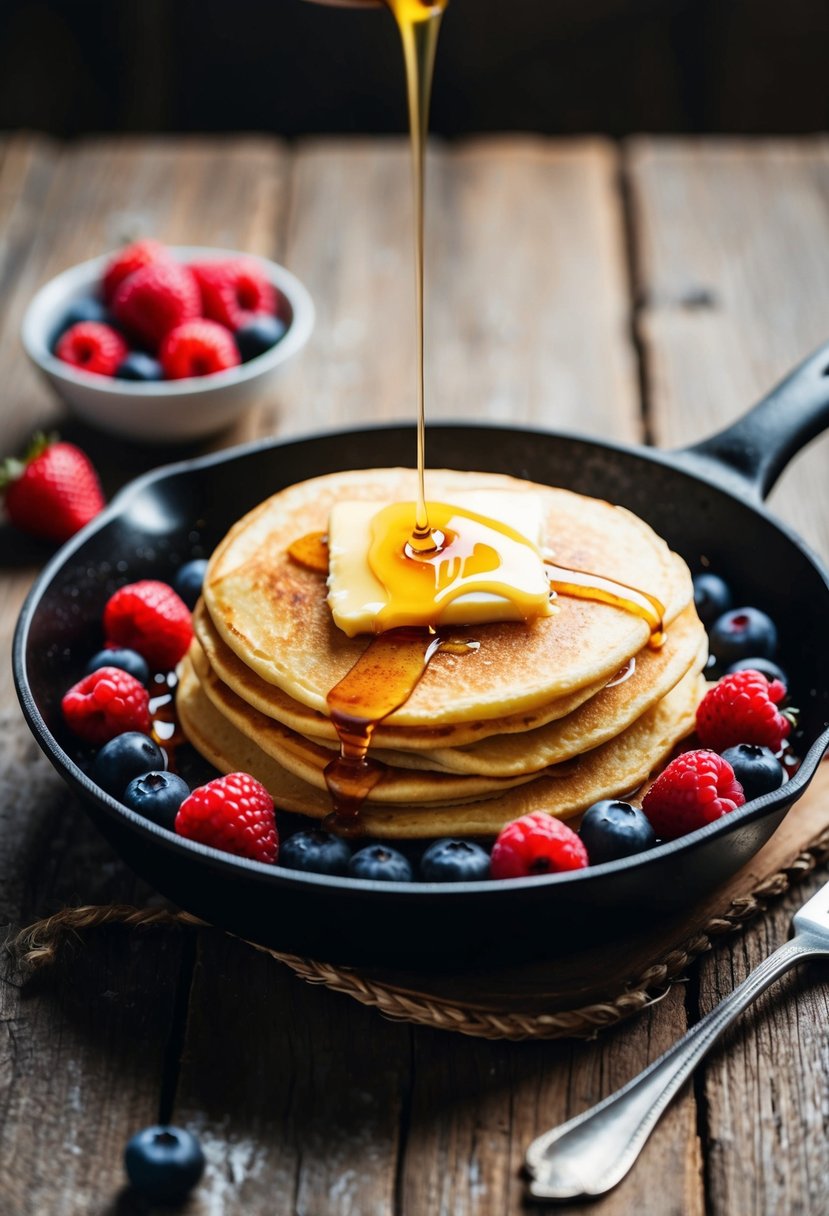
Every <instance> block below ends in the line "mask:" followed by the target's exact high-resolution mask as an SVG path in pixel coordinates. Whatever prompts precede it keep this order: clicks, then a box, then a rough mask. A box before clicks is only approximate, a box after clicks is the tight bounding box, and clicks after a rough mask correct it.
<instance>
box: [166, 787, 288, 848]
mask: <svg viewBox="0 0 829 1216" xmlns="http://www.w3.org/2000/svg"><path fill="white" fill-rule="evenodd" d="M176 832H177V833H178V834H179V836H186V837H187V839H188V840H198V841H199V842H200V843H201V844H209V845H211V846H212V847H213V848H214V849H221V850H222V851H223V852H224V853H235V854H236V855H237V857H250V858H252V860H253V861H265V862H268V863H270V862H274V861H276V857H277V854H278V852H279V837H278V835H277V831H276V817H275V815H274V809H273V798H271V796H270V794H269V793H268V791H267V790H266V789H265V787H264V785H261V784H260V783H259V782H258V781H257V780H256V779H255V778H254V777H251V776H250V774H249V773H229V774H228V776H226V777H217V778H216V779H215V781H208V783H207V785H202V786H200V787H199V788H198V789H196V790H193V792H192V794H190V795H189V797H187V798H185V799H184V802H182V804H181V806H180V807H179V809H178V814H177V815H176Z"/></svg>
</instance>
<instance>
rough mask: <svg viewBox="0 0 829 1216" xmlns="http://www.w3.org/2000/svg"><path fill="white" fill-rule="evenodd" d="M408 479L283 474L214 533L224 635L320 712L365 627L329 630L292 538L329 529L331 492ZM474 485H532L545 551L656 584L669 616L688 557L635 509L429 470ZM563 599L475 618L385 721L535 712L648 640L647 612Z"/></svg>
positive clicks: (409, 491)
mask: <svg viewBox="0 0 829 1216" xmlns="http://www.w3.org/2000/svg"><path fill="white" fill-rule="evenodd" d="M413 489H414V474H413V473H412V471H411V470H407V469H372V470H362V471H356V472H346V473H333V474H328V475H326V476H324V477H318V478H315V479H313V480H312V481H307V482H303V483H300V484H299V485H294V486H290V487H289V488H287V489H285V490H283V491H281V492H280V493H278V494H276V495H274V496H273V497H272V498H270V499H268V500H267V501H266V502H265V503H262V504H261V505H260V506H259V507H257V508H256V509H255V510H254V511H252V512H250V513H249V514H248V515H247V516H245V517H244V519H242V520H240V521H239V523H238V524H236V526H235V527H234V528H232V529H231V531H230V532H229V533H228V535H227V537H226V538H225V540H224V541H223V542H222V543H221V544H220V545H219V547H218V548H217V550H216V552H215V553H214V555H213V557H212V559H211V562H210V566H209V568H208V572H207V576H206V579H205V584H204V600H205V604H206V606H207V609H208V611H209V613H210V617H211V619H212V622H213V624H214V626H215V628H216V629H217V631H218V632H219V634H220V635H221V637H222V639H223V640H224V641H225V642H226V643H227V645H229V646H230V648H231V649H232V650H233V651H234V652H235V653H236V654H237V655H238V656H239V658H240V659H241V660H242V661H243V662H244V663H245V664H246V665H247V666H248V667H250V668H251V669H252V670H253V671H255V672H256V674H257V675H259V676H260V677H261V678H262V679H263V680H265V681H266V682H267V683H269V684H272V685H275V686H276V687H278V688H280V689H281V690H282V691H283V692H285V693H287V695H288V696H289V697H291V698H292V699H293V700H295V701H299V702H300V703H302V704H303V705H306V706H308V707H310V708H311V709H313V710H317V711H318V712H320V713H323V714H325V712H326V696H327V694H328V692H329V691H330V690H331V689H332V688H333V687H334V685H335V684H337V683H338V682H339V681H340V680H341V679H342V678H343V676H345V675H346V674H347V673H348V672H349V671H350V670H351V668H352V667H353V666H354V664H355V662H356V660H357V659H358V658H359V656H360V655H361V654H362V653H363V651H364V650H365V648H366V646H367V645H368V642H369V640H370V639H368V638H366V637H364V636H361V637H356V638H348V637H346V636H345V635H344V634H342V633H341V632H340V631H339V630H338V629H337V627H336V626H335V625H334V622H333V620H332V617H331V612H330V609H329V607H328V604H327V602H326V586H325V580H324V578H323V576H322V575H320V574H316V573H314V572H313V571H310V570H307V569H305V568H303V567H301V566H299V565H297V564H296V563H294V562H293V561H292V560H291V559H290V558H289V557H288V555H287V548H288V546H289V545H290V544H291V543H292V542H293V541H295V540H297V539H298V538H299V537H301V536H303V535H305V534H307V533H309V532H315V531H324V530H325V528H326V526H327V519H328V513H329V510H330V508H331V506H332V505H333V504H334V503H335V502H338V501H340V502H342V501H376V502H377V503H378V505H380V504H382V503H386V502H393V501H400V500H406V499H409V498H411V497H412V496H413ZM469 490H507V491H511V492H513V493H532V494H535V495H538V496H539V498H540V500H541V503H542V506H543V512H544V518H545V541H544V543H545V545H546V547H547V548H549V549H551V550H552V553H553V560H554V561H555V562H556V563H557V564H558V565H560V566H565V567H570V568H573V569H576V570H583V571H588V572H590V573H592V574H596V575H600V576H603V577H605V578H610V579H615V580H617V581H619V582H622V583H624V584H626V585H628V586H632V587H635V588H637V589H639V590H641V591H643V592H646V593H647V594H649V595H651V596H655V597H656V598H657V599H659V600H661V602H662V603H663V604H664V605H665V609H666V611H665V620H666V623H668V624H670V622H672V621H673V620H674V619H675V618H676V617H677V616H678V615H679V613H680V612H681V611H682V610H683V609H684V608H685V607H686V606H687V604H688V603H689V602H690V600H691V595H692V589H691V580H690V575H689V573H688V570H687V568H686V567H685V565H684V563H682V562H680V561H679V559H678V558H676V557H675V555H673V554H671V552H670V550H669V549H668V547H667V545H666V544H665V542H664V541H662V540H661V539H660V538H659V537H658V536H657V535H656V533H654V532H653V531H652V529H650V528H649V527H648V526H647V525H646V524H644V523H643V522H642V521H641V520H639V519H637V518H636V516H634V515H632V514H631V513H630V512H628V511H625V510H623V509H622V508H619V507H614V506H611V505H610V504H609V503H606V502H601V501H599V500H597V499H590V498H585V497H583V496H581V495H577V494H572V493H570V492H569V491H566V490H560V489H552V488H550V487H546V486H540V485H534V484H532V483H529V482H524V481H519V480H516V479H514V478H511V477H505V476H501V475H499V474H490V473H486V474H485V473H461V472H452V471H446V470H443V471H440V470H433V471H430V473H429V475H428V491H429V496H430V497H431V498H432V499H435V500H443V501H449V502H451V501H452V499H453V497H455V498H457V497H458V496H462V495H463V494H464V492H465V491H469ZM558 607H559V611H558V612H557V613H556V615H554V616H552V617H545V618H541V619H536V620H533V621H531V622H529V623H528V624H526V625H516V624H515V623H509V622H508V623H503V624H492V625H481V626H477V627H476V628H475V630H474V633H473V634H471V635H470V636H474V638H475V639H476V640H478V641H480V643H481V645H480V648H479V649H478V650H477V651H476V652H474V653H470V654H465V655H455V654H444V653H438V654H437V655H436V656H435V657H434V659H433V660H432V662H431V663H430V664H429V666H428V669H427V670H426V672H425V674H424V676H423V678H422V679H421V681H420V683H419V684H418V685H417V687H416V688H415V690H414V692H413V693H412V695H411V696H410V697H409V699H408V700H407V701H406V703H405V705H403V706H402V707H401V708H400V709H399V710H397V711H395V713H394V714H393V715H391V716H390V717H389V718H388V719H387V723H388V725H389V726H406V727H427V726H428V727H432V728H434V727H435V726H436V725H444V724H447V723H462V722H464V721H467V720H469V719H490V718H497V717H503V716H505V715H513V714H518V713H521V712H523V711H525V710H532V709H534V708H536V707H538V706H542V705H546V704H549V703H550V702H552V701H555V700H556V699H558V698H560V697H562V696H564V695H567V694H570V693H573V692H575V691H577V690H579V689H583V688H586V687H587V686H588V685H591V684H596V683H597V682H598V681H605V682H606V681H607V680H608V679H609V678H610V677H611V676H612V675H613V674H614V673H615V672H616V671H618V670H619V668H620V667H622V665H623V664H624V663H626V662H627V660H628V659H629V658H630V657H631V656H632V655H635V654H637V653H638V652H639V651H640V650H641V649H642V647H643V646H644V645H645V643H646V642H647V640H648V636H649V629H648V626H647V624H646V623H645V621H644V620H642V619H641V618H640V617H638V616H636V615H633V614H632V613H629V612H627V611H625V610H623V609H621V608H618V607H614V606H612V605H610V604H604V603H596V602H592V601H588V600H580V599H574V598H569V597H565V596H561V597H559V600H558ZM460 632H461V633H463V631H460ZM467 632H468V631H467Z"/></svg>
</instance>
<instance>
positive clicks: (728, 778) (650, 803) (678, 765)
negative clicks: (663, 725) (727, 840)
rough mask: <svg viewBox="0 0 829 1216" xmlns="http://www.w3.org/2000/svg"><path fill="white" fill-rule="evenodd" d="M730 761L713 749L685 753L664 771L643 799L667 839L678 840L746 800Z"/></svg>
mask: <svg viewBox="0 0 829 1216" xmlns="http://www.w3.org/2000/svg"><path fill="white" fill-rule="evenodd" d="M745 800H746V799H745V794H744V792H743V787H742V786H741V785H740V783H739V781H738V780H737V778H736V777H735V776H734V769H733V768H732V767H731V765H730V764H729V763H728V761H727V760H723V758H722V756H718V755H717V754H716V752H711V751H693V752H683V753H682V755H681V756H677V758H676V759H675V760H672V761H671V763H670V764H669V765H668V767H667V768H666V769H665V770H664V771H663V772H662V773H660V775H659V776H658V777H657V779H656V781H654V783H653V785H652V786H651V788H650V789H649V790H648V792H647V794H645V797H644V798H643V799H642V810H643V811H644V812H645V814H646V815H647V817H648V819H649V820H650V824H651V827H652V828H653V830H654V831H655V832H656V834H657V836H660V837H661V838H662V839H663V840H676V838H677V837H678V836H684V835H685V833H686V832H693V831H694V830H695V829H696V828H701V827H703V826H704V825H705V824H706V823H713V822H714V820H715V819H720V818H721V817H722V816H723V815H727V814H729V813H730V812H731V811H734V810H736V809H737V807H738V806H742V805H743V803H744V802H745Z"/></svg>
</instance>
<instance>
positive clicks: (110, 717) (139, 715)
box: [61, 667, 150, 743]
mask: <svg viewBox="0 0 829 1216" xmlns="http://www.w3.org/2000/svg"><path fill="white" fill-rule="evenodd" d="M149 701H150V695H149V693H148V692H147V690H146V688H145V687H144V685H143V684H141V683H140V681H138V680H136V678H135V676H131V675H130V674H129V672H128V671H122V670H121V668H120V667H99V668H98V670H97V671H93V672H92V674H91V675H88V676H84V678H83V679H82V680H79V681H78V683H77V684H74V685H73V686H72V687H71V688H70V689H69V692H68V693H66V695H65V696H64V698H63V700H62V701H61V709H62V710H63V716H64V718H65V719H66V724H67V726H68V727H69V729H70V730H71V731H73V733H74V734H76V735H77V736H78V738H79V739H85V740H86V742H87V743H107V742H108V741H109V740H110V739H114V738H115V736H116V735H122V734H123V733H124V732H125V731H140V732H141V733H142V734H148V733H149V730H150V711H149Z"/></svg>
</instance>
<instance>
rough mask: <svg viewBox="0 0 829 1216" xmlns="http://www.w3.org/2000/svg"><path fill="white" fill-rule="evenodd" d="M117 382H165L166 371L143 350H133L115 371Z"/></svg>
mask: <svg viewBox="0 0 829 1216" xmlns="http://www.w3.org/2000/svg"><path fill="white" fill-rule="evenodd" d="M115 379H116V380H144V381H150V380H163V379H164V370H163V368H162V366H161V364H160V363H159V361H158V359H154V358H153V357H152V355H145V354H144V352H143V351H142V350H131V351H130V353H129V354H128V355H127V356H126V357H125V358H124V359H123V360H122V361H121V363H119V364H118V366H117V367H116V369H115Z"/></svg>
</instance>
